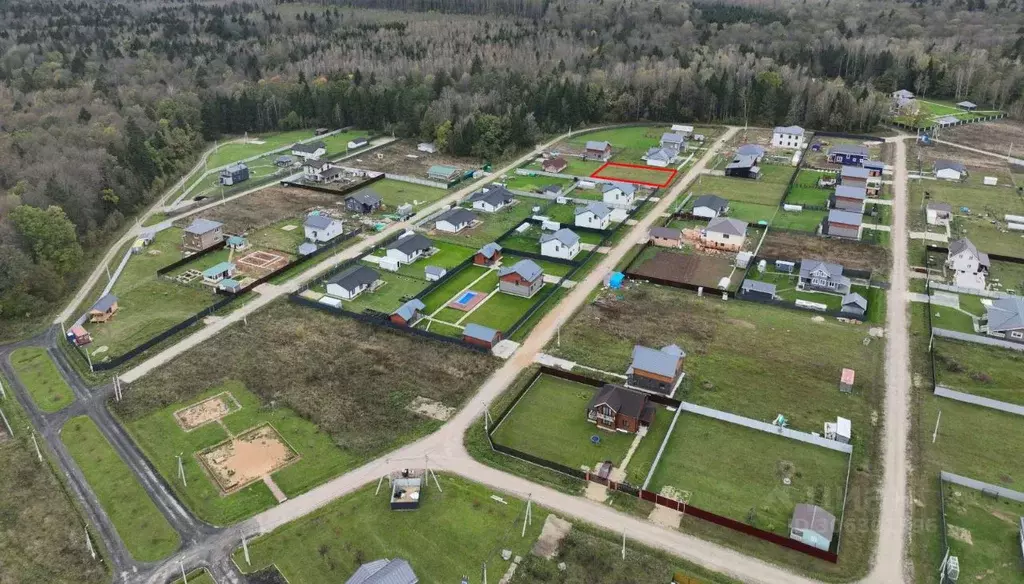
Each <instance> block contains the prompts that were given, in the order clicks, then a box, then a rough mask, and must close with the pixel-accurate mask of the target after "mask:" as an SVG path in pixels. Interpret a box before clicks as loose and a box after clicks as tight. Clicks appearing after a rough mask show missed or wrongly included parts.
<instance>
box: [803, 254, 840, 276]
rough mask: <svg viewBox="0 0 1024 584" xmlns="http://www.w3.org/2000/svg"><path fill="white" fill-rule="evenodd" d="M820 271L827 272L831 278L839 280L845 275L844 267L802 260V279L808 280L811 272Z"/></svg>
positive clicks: (819, 261)
mask: <svg viewBox="0 0 1024 584" xmlns="http://www.w3.org/2000/svg"><path fill="white" fill-rule="evenodd" d="M818 270H825V272H827V273H828V277H829V278H838V277H840V276H842V275H843V266H842V265H840V264H833V263H831V262H823V261H821V260H811V259H807V258H804V259H802V260H800V277H801V278H808V277H810V275H811V272H816V271H818Z"/></svg>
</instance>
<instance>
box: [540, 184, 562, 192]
mask: <svg viewBox="0 0 1024 584" xmlns="http://www.w3.org/2000/svg"><path fill="white" fill-rule="evenodd" d="M541 192H544V193H560V192H562V186H561V185H556V184H550V185H547V186H545V187H544V188H542V189H541Z"/></svg>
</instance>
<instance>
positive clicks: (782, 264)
mask: <svg viewBox="0 0 1024 584" xmlns="http://www.w3.org/2000/svg"><path fill="white" fill-rule="evenodd" d="M794 268H796V262H787V261H785V260H775V271H776V272H782V273H783V274H792V273H793V269H794Z"/></svg>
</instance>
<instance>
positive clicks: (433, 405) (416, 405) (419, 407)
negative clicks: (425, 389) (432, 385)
mask: <svg viewBox="0 0 1024 584" xmlns="http://www.w3.org/2000/svg"><path fill="white" fill-rule="evenodd" d="M405 408H406V409H407V410H409V411H410V412H412V413H414V414H419V415H421V416H426V417H428V418H433V419H435V420H440V421H442V422H444V421H447V420H448V418H450V417H452V414H454V413H455V408H450V407H448V406H446V405H444V404H443V403H441V402H439V401H436V400H432V399H430V398H428V397H423V396H416V399H414V400H412V401H411V402H410V403H409V405H407V406H405Z"/></svg>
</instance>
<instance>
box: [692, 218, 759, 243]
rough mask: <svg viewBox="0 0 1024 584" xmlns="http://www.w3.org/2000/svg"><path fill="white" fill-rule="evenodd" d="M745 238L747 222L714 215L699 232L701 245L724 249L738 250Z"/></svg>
mask: <svg viewBox="0 0 1024 584" xmlns="http://www.w3.org/2000/svg"><path fill="white" fill-rule="evenodd" d="M746 240H747V223H746V222H745V221H740V220H739V219H730V218H728V217H715V218H714V219H712V220H711V221H708V225H707V227H705V228H704V229H702V230H701V232H700V242H701V244H702V245H704V246H705V247H710V248H714V249H720V250H724V251H739V250H741V249H743V243H744V242H745V241H746Z"/></svg>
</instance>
